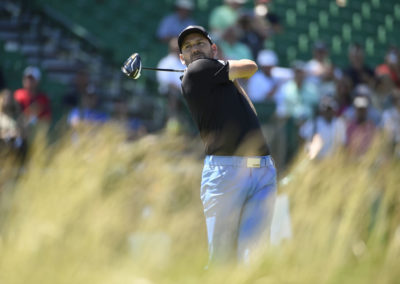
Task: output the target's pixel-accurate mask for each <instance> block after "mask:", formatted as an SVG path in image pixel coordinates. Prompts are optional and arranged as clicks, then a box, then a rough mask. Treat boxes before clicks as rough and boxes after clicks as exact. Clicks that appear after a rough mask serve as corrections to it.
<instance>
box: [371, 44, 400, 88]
mask: <svg viewBox="0 0 400 284" xmlns="http://www.w3.org/2000/svg"><path fill="white" fill-rule="evenodd" d="M399 57H400V52H399V50H398V49H397V48H395V47H391V48H389V50H388V52H387V53H386V56H385V62H384V63H382V64H380V65H378V66H377V67H376V69H375V73H376V75H377V76H378V77H382V76H389V77H390V79H391V80H392V81H393V84H394V85H395V86H396V88H400V58H399Z"/></svg>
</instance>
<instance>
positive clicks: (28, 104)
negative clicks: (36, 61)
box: [14, 66, 51, 124]
mask: <svg viewBox="0 0 400 284" xmlns="http://www.w3.org/2000/svg"><path fill="white" fill-rule="evenodd" d="M40 79H41V72H40V70H39V68H37V67H33V66H28V67H27V68H26V69H25V70H24V73H23V79H22V85H23V88H21V89H18V90H16V91H15V92H14V99H15V100H16V101H17V102H18V103H19V105H20V106H21V109H22V111H23V113H24V116H25V121H26V122H27V123H28V124H36V122H38V121H41V122H43V121H44V122H50V119H51V108H50V100H49V98H48V96H47V95H46V94H45V93H43V92H41V91H40V90H39V83H40Z"/></svg>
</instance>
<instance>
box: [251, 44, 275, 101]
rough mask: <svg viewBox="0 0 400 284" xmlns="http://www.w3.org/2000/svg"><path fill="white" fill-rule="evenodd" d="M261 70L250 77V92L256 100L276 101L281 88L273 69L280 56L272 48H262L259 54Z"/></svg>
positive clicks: (258, 59) (252, 98) (258, 62)
mask: <svg viewBox="0 0 400 284" xmlns="http://www.w3.org/2000/svg"><path fill="white" fill-rule="evenodd" d="M257 64H258V67H259V71H257V72H256V74H254V75H253V77H251V78H250V79H249V83H248V93H249V96H250V99H251V100H252V101H253V102H255V103H258V102H264V101H274V100H275V94H276V92H277V91H278V89H279V85H280V84H279V83H280V82H279V80H278V79H276V78H274V77H273V76H272V69H273V68H274V67H275V66H276V65H277V64H278V57H277V56H276V53H275V52H274V51H272V50H267V49H265V50H262V51H260V53H259V54H258V56H257Z"/></svg>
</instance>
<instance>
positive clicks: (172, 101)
mask: <svg viewBox="0 0 400 284" xmlns="http://www.w3.org/2000/svg"><path fill="white" fill-rule="evenodd" d="M168 48H169V52H168V54H167V55H166V56H165V57H163V58H162V59H161V60H160V62H159V63H158V65H157V68H166V69H177V70H181V69H182V70H183V69H185V68H186V67H185V66H184V65H183V64H182V62H181V61H180V59H179V47H178V40H177V38H172V39H171V40H170V41H169V45H168ZM181 75H182V73H178V72H163V71H157V73H156V76H157V82H158V85H159V87H158V91H159V92H160V94H162V95H165V96H167V98H168V114H167V116H168V118H172V117H174V118H176V116H177V115H178V112H179V111H180V110H181V108H182V106H181V104H182V103H181V102H182V101H181V80H180V76H181Z"/></svg>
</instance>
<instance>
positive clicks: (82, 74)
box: [63, 69, 89, 113]
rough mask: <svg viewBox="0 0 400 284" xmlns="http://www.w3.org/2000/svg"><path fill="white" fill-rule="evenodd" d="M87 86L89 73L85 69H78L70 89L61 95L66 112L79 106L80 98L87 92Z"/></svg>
mask: <svg viewBox="0 0 400 284" xmlns="http://www.w3.org/2000/svg"><path fill="white" fill-rule="evenodd" d="M88 87H89V74H88V72H87V70H85V69H80V70H78V71H77V72H76V74H75V78H74V82H73V85H72V86H71V89H70V90H69V91H68V92H67V93H66V94H65V95H64V97H63V107H64V111H65V112H66V113H69V112H70V111H71V110H72V109H73V108H77V107H78V106H79V104H80V101H81V98H82V97H83V96H85V95H86V94H87V90H88Z"/></svg>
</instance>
